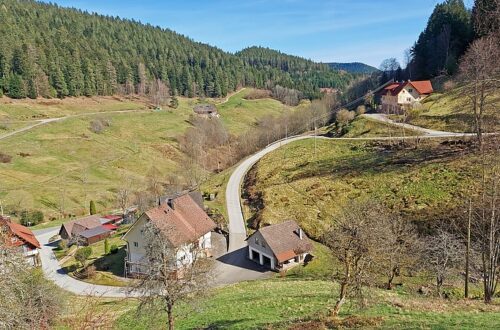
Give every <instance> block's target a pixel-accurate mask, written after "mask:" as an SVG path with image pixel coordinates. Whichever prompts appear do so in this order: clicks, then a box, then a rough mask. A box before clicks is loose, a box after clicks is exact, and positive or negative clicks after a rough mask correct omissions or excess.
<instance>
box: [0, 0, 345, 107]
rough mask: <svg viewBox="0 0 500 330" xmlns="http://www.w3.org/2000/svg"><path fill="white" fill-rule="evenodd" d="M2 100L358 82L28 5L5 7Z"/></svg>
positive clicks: (150, 29) (272, 57)
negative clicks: (157, 90) (161, 86)
mask: <svg viewBox="0 0 500 330" xmlns="http://www.w3.org/2000/svg"><path fill="white" fill-rule="evenodd" d="M0 21H1V22H2V24H1V25H0V35H2V38H1V40H0V95H1V94H5V95H8V96H10V97H12V98H24V97H30V98H36V97H39V96H41V97H58V98H62V97H66V96H94V95H112V94H116V93H122V94H140V95H146V94H148V93H152V92H154V90H155V89H158V82H160V83H161V84H163V85H165V86H166V88H167V89H168V90H169V91H170V93H171V94H172V95H183V96H187V97H194V96H207V97H221V96H226V95H227V94H228V93H229V92H231V91H234V90H236V89H237V88H238V87H241V86H252V87H258V88H268V89H270V88H272V87H274V86H275V85H277V84H278V85H281V86H284V87H287V88H293V89H297V90H300V91H301V92H302V93H303V94H304V96H305V97H309V98H313V97H317V96H319V88H320V87H335V88H343V87H345V86H346V85H347V84H348V82H349V81H350V79H351V78H352V76H351V75H350V74H347V73H341V72H339V71H335V70H331V69H330V68H329V67H328V66H327V65H323V64H317V63H314V62H312V61H309V60H305V59H302V58H299V57H295V56H289V55H285V54H282V53H280V52H276V51H273V50H270V49H264V48H258V47H253V48H248V49H245V50H243V51H241V52H239V53H237V54H230V53H226V52H224V51H222V50H220V49H218V48H216V47H212V46H209V45H206V44H202V43H198V42H194V41H193V40H191V39H189V38H187V37H185V36H182V35H180V34H177V33H175V32H173V31H171V30H168V29H163V28H160V27H154V26H151V25H145V24H141V23H140V22H137V21H134V20H126V19H120V18H118V17H112V16H103V15H98V14H94V13H88V12H86V11H81V10H77V9H68V8H62V7H59V6H57V5H52V4H45V3H40V2H35V1H30V0H25V1H13V0H1V1H0Z"/></svg>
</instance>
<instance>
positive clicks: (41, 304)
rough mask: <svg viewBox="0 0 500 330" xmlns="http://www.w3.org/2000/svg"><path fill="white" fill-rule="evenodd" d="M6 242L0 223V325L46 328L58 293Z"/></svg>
mask: <svg viewBox="0 0 500 330" xmlns="http://www.w3.org/2000/svg"><path fill="white" fill-rule="evenodd" d="M10 242H11V236H10V235H9V234H8V233H7V232H6V231H5V230H4V229H3V227H2V226H1V225H0V297H1V299H0V328H1V329H48V328H49V327H50V326H51V325H52V324H53V322H54V321H55V320H56V318H57V316H58V314H59V311H60V307H61V303H62V301H63V299H62V295H61V294H60V291H59V290H58V288H57V287H55V285H54V284H53V283H52V282H50V281H48V280H47V279H45V277H44V276H43V273H42V271H41V269H35V268H31V267H30V266H29V265H28V264H27V263H26V261H25V259H24V257H23V255H22V253H21V250H20V249H19V248H18V247H13V246H12V245H11V244H10Z"/></svg>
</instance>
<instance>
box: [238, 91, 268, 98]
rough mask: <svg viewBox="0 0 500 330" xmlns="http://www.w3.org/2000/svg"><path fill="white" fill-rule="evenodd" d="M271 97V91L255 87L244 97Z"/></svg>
mask: <svg viewBox="0 0 500 330" xmlns="http://www.w3.org/2000/svg"><path fill="white" fill-rule="evenodd" d="M269 97H271V91H268V90H266V89H254V90H252V91H251V92H250V93H248V94H247V95H245V96H244V97H243V98H244V99H245V100H258V99H265V98H269Z"/></svg>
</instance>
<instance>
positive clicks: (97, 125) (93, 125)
mask: <svg viewBox="0 0 500 330" xmlns="http://www.w3.org/2000/svg"><path fill="white" fill-rule="evenodd" d="M110 126H111V121H110V120H109V119H106V118H97V119H94V120H92V121H91V122H90V130H91V131H92V132H94V133H96V134H100V133H102V132H103V131H104V130H105V129H106V128H108V127H110Z"/></svg>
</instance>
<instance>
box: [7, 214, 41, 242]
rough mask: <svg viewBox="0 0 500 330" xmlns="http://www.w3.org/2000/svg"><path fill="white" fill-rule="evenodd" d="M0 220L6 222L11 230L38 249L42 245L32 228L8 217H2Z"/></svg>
mask: <svg viewBox="0 0 500 330" xmlns="http://www.w3.org/2000/svg"><path fill="white" fill-rule="evenodd" d="M0 221H1V223H3V224H5V225H6V226H7V227H8V228H9V230H10V232H11V233H12V234H13V235H15V236H16V237H17V238H19V239H20V240H22V241H24V242H25V243H27V244H29V245H31V246H33V247H36V248H38V249H39V248H40V247H41V246H40V242H38V240H37V239H36V237H35V234H33V232H32V231H31V230H30V229H28V228H26V227H25V226H23V225H20V224H18V223H15V222H12V221H10V220H8V219H0Z"/></svg>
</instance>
